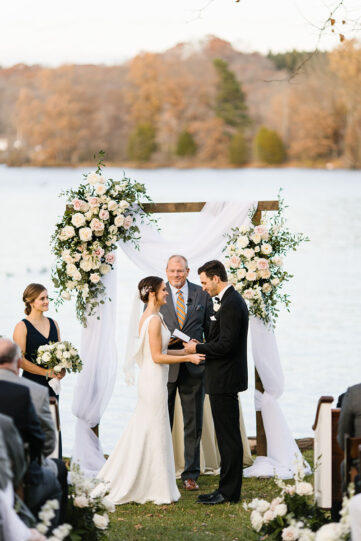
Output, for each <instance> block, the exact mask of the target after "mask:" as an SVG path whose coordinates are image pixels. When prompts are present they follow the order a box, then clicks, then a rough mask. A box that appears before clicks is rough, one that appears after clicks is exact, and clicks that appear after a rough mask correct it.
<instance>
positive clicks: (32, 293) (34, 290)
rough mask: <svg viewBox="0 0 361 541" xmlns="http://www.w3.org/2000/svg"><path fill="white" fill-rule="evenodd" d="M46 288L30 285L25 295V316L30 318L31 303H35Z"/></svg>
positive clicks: (39, 285)
mask: <svg viewBox="0 0 361 541" xmlns="http://www.w3.org/2000/svg"><path fill="white" fill-rule="evenodd" d="M43 291H46V287H44V286H43V285H41V284H29V285H28V287H27V288H26V289H25V291H24V293H23V302H24V303H25V310H24V312H25V314H26V315H27V316H28V315H29V314H30V312H31V306H30V305H31V303H32V302H34V301H35V299H37V298H38V297H39V295H40V293H42V292H43Z"/></svg>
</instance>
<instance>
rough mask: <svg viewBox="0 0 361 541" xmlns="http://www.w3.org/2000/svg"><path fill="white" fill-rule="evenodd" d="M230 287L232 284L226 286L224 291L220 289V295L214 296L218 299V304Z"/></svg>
mask: <svg viewBox="0 0 361 541" xmlns="http://www.w3.org/2000/svg"><path fill="white" fill-rule="evenodd" d="M231 285H232V284H228V286H226V287H225V288H224V289H222V291H221V292H220V293H218V295H216V297H218V298H219V302H221V300H222V297H223V295H224V294H225V292H226V291H227V289H229V288H230V287H231Z"/></svg>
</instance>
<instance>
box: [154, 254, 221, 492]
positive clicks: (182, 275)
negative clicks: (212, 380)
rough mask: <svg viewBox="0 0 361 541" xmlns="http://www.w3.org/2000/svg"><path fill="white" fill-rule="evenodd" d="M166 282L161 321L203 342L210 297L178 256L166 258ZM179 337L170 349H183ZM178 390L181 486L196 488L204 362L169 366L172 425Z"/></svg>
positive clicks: (198, 465) (185, 260)
mask: <svg viewBox="0 0 361 541" xmlns="http://www.w3.org/2000/svg"><path fill="white" fill-rule="evenodd" d="M166 273H167V278H168V282H167V284H166V286H167V291H168V299H167V304H165V305H163V306H161V308H160V312H161V314H162V315H163V318H164V321H165V323H166V325H167V327H168V328H169V330H170V332H171V333H173V332H174V330H175V329H178V330H181V331H182V332H183V333H185V334H187V335H188V336H191V337H192V338H195V339H196V340H198V341H199V342H203V340H204V338H207V335H208V329H209V324H210V316H211V315H212V314H213V304H212V300H211V298H210V296H209V295H208V293H206V292H205V291H202V288H201V287H200V286H198V285H196V284H192V283H191V282H189V281H188V280H187V277H188V274H189V267H188V262H187V259H186V258H185V257H184V256H181V255H173V256H171V257H170V258H169V260H168V263H167V268H166ZM182 348H183V345H182V342H181V340H179V339H173V340H172V339H171V341H170V344H169V349H182ZM177 390H178V392H179V397H180V400H181V404H182V411H183V421H184V471H183V473H182V481H183V486H184V488H185V489H186V490H197V489H198V488H199V487H198V485H197V479H198V476H199V473H200V441H201V436H202V423H203V402H204V365H198V366H196V365H195V364H192V363H177V364H172V365H170V366H169V376H168V409H169V418H170V423H171V427H173V418H174V404H175V398H176V394H177Z"/></svg>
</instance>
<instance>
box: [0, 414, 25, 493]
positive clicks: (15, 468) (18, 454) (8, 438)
mask: <svg viewBox="0 0 361 541" xmlns="http://www.w3.org/2000/svg"><path fill="white" fill-rule="evenodd" d="M0 431H1V434H2V441H3V443H4V446H5V449H6V454H7V457H9V458H8V460H9V462H10V464H7V463H6V462H5V463H4V464H3V465H0V488H3V489H4V488H6V484H7V483H6V482H5V483H4V481H6V480H11V481H12V484H13V487H14V490H17V488H18V487H19V485H20V484H21V482H22V480H23V477H24V474H25V471H26V462H25V455H24V444H23V441H22V439H21V437H20V434H19V432H18V430H17V428H16V426H15V424H14V421H13V420H12V419H11V417H8V416H7V415H3V414H2V413H0ZM9 466H10V467H9Z"/></svg>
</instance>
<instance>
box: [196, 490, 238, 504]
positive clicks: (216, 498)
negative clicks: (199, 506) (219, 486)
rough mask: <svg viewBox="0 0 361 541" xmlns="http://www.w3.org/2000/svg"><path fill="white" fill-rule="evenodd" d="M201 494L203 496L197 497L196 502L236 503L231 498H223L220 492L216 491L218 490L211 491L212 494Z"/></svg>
mask: <svg viewBox="0 0 361 541" xmlns="http://www.w3.org/2000/svg"><path fill="white" fill-rule="evenodd" d="M201 496H203V498H202V499H200V498H198V502H197V503H203V504H204V505H219V504H221V503H226V502H233V503H236V502H234V501H233V500H229V499H228V498H225V497H224V496H223V495H222V494H221V493H220V492H218V490H217V491H215V492H213V494H202V495H201ZM206 497H207V498H206ZM205 498H206V499H205Z"/></svg>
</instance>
